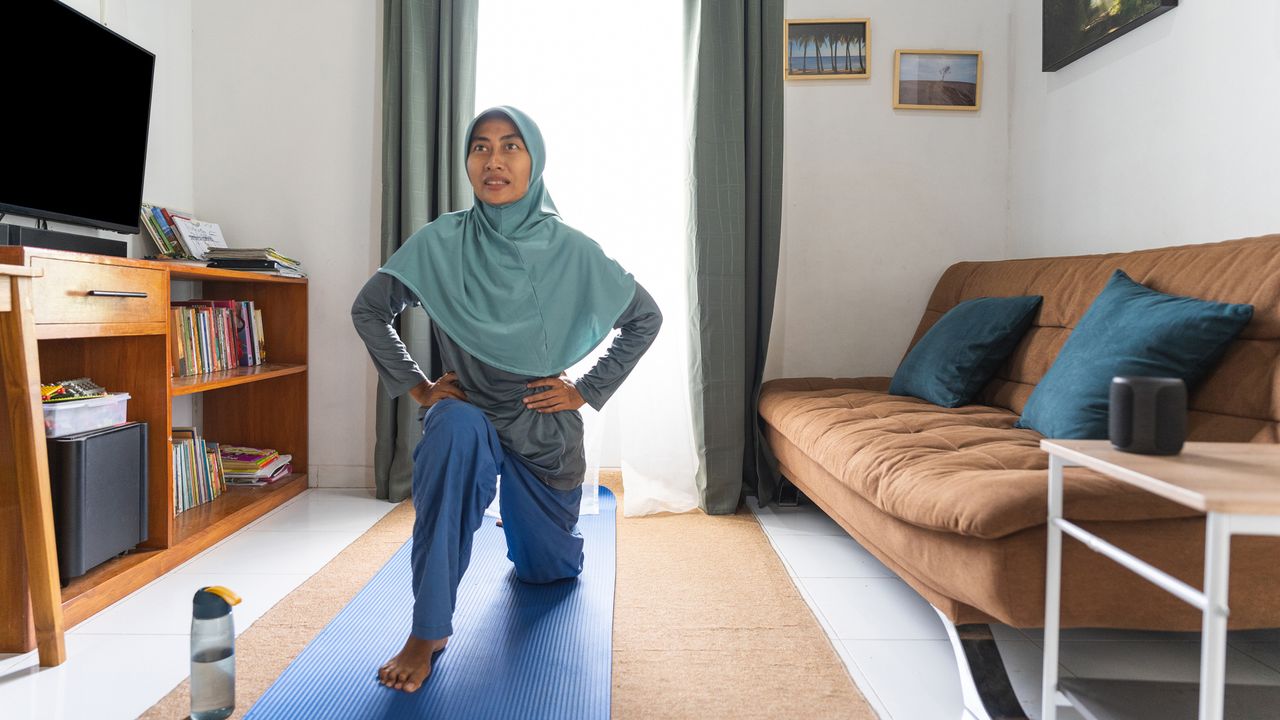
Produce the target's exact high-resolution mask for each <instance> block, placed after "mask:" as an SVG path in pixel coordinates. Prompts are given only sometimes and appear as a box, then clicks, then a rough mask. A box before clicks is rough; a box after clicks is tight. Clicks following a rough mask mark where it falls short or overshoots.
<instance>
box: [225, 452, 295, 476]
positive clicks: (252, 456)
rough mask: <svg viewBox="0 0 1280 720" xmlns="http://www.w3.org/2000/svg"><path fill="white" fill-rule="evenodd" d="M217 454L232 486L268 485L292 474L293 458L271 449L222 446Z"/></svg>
mask: <svg viewBox="0 0 1280 720" xmlns="http://www.w3.org/2000/svg"><path fill="white" fill-rule="evenodd" d="M219 452H220V453H221V455H222V464H223V468H224V471H225V473H226V479H227V482H228V483H230V484H232V485H270V484H271V483H273V482H275V481H277V480H279V479H280V478H282V477H285V476H286V475H288V474H290V473H291V472H293V464H292V460H293V456H292V455H281V454H280V453H278V452H276V451H275V450H272V449H263V448H251V447H240V446H232V445H223V446H222V447H221V448H220V449H219Z"/></svg>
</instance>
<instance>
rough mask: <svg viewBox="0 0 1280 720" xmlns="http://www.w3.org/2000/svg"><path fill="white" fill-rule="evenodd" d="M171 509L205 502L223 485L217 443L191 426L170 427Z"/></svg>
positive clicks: (223, 479) (216, 493) (223, 478)
mask: <svg viewBox="0 0 1280 720" xmlns="http://www.w3.org/2000/svg"><path fill="white" fill-rule="evenodd" d="M172 442H173V513H174V514H175V515H177V514H178V513H180V512H183V511H184V510H190V509H191V508H193V507H195V506H197V505H201V504H203V503H207V502H209V501H210V500H213V499H214V498H216V497H218V496H219V495H221V494H222V493H223V492H225V491H226V489H227V483H226V479H225V474H224V469H223V467H222V455H221V453H220V452H219V448H218V444H217V443H213V442H208V441H206V440H204V439H203V438H201V437H200V433H199V432H197V431H196V429H195V428H192V427H176V428H174V429H173V440H172Z"/></svg>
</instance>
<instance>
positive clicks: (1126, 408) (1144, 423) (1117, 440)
mask: <svg viewBox="0 0 1280 720" xmlns="http://www.w3.org/2000/svg"><path fill="white" fill-rule="evenodd" d="M1108 420H1109V425H1110V428H1109V429H1110V431H1111V445H1112V447H1114V448H1115V449H1117V450H1123V451H1125V452H1131V453H1142V454H1143V455H1177V454H1178V453H1179V452H1181V451H1182V443H1183V441H1184V440H1186V438H1187V386H1186V384H1184V383H1183V382H1182V380H1181V379H1180V378H1161V377H1139V376H1131V377H1117V378H1112V380H1111V413H1110V417H1109V418H1108Z"/></svg>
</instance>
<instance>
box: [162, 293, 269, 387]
mask: <svg viewBox="0 0 1280 720" xmlns="http://www.w3.org/2000/svg"><path fill="white" fill-rule="evenodd" d="M169 312H170V313H171V315H172V322H171V323H170V326H171V327H172V328H173V331H172V333H171V334H170V336H169V344H170V346H171V347H170V357H171V358H172V360H173V367H172V373H171V374H173V375H175V376H183V375H199V374H202V373H210V372H218V371H219V370H231V369H233V368H237V367H245V366H250V365H261V364H262V363H263V362H266V359H267V345H266V341H265V339H264V338H265V336H264V335H263V332H262V311H261V310H258V309H256V308H255V307H254V306H253V301H252V300H182V301H178V302H174V303H171V304H170V308H169Z"/></svg>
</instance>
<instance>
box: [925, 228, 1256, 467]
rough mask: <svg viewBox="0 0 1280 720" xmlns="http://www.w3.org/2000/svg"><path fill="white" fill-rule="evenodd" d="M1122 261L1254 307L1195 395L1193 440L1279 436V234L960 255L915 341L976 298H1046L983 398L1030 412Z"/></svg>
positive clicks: (1138, 273)
mask: <svg viewBox="0 0 1280 720" xmlns="http://www.w3.org/2000/svg"><path fill="white" fill-rule="evenodd" d="M1157 239H1158V238H1144V239H1143V240H1144V241H1148V242H1150V241H1152V240H1157ZM1116 268H1120V269H1122V270H1124V271H1125V273H1126V274H1128V275H1129V277H1131V278H1133V279H1134V280H1135V281H1137V282H1140V283H1142V284H1143V285H1145V286H1146V287H1149V288H1151V289H1153V290H1158V291H1160V292H1163V293H1169V294H1171V295H1185V296H1188V297H1195V298H1204V299H1208V300H1216V301H1218V302H1228V303H1248V304H1250V305H1252V306H1253V321H1252V322H1250V323H1249V325H1248V326H1247V327H1246V328H1245V329H1244V331H1243V332H1241V333H1240V336H1239V337H1238V338H1237V339H1236V340H1235V341H1234V342H1232V343H1231V346H1230V347H1229V348H1228V349H1227V351H1226V354H1224V355H1223V357H1222V360H1221V362H1219V363H1218V364H1217V365H1216V366H1215V367H1214V368H1213V369H1212V370H1211V371H1210V372H1209V374H1208V375H1206V376H1205V377H1204V378H1203V379H1201V381H1200V383H1199V385H1198V387H1196V388H1194V389H1193V392H1191V393H1190V395H1189V397H1188V403H1187V405H1188V409H1189V413H1188V418H1187V419H1188V424H1187V439H1188V440H1205V441H1210V442H1250V441H1253V442H1280V235H1271V236H1267V237H1259V238H1250V239H1245V240H1229V241H1227V242H1220V243H1206V244H1202V245H1184V246H1180V247H1169V248H1158V249H1153V250H1140V251H1137V252H1126V253H1110V254H1106V255H1080V256H1076V257H1057V258H1027V259H1019V260H999V261H993V262H962V263H956V264H955V265H952V266H951V267H950V268H948V269H947V271H946V272H945V273H943V275H942V277H941V279H939V280H938V284H937V285H936V286H935V287H934V290H933V293H932V295H931V296H930V298H929V302H928V306H927V308H926V310H925V312H924V315H923V316H922V317H921V318H920V322H919V324H918V325H917V328H916V333H915V340H913V342H915V341H918V340H919V338H921V337H923V336H924V333H925V332H927V331H928V330H929V328H930V327H932V326H933V324H934V323H935V322H937V320H938V318H940V317H942V315H944V314H945V313H946V312H947V310H950V309H951V308H952V307H954V306H955V305H956V304H957V303H960V302H963V301H965V300H968V299H970V298H975V297H983V296H997V295H1041V296H1043V297H1044V302H1043V304H1042V305H1041V306H1040V311H1039V312H1038V313H1036V317H1035V320H1034V322H1033V324H1032V327H1031V329H1030V330H1028V331H1027V334H1026V336H1025V337H1024V338H1023V340H1022V343H1021V344H1019V346H1018V348H1017V349H1016V350H1015V351H1014V352H1013V355H1012V356H1010V358H1009V361H1008V362H1006V363H1005V364H1004V366H1002V367H1001V368H1000V370H998V371H997V372H996V377H995V378H994V379H993V380H992V381H991V383H989V384H988V385H987V387H986V388H983V391H982V394H981V395H980V396H979V402H982V403H984V404H987V405H996V406H999V407H1003V408H1008V409H1009V410H1012V411H1013V412H1015V413H1018V414H1021V413H1022V411H1023V408H1024V406H1025V405H1026V402H1027V399H1028V398H1029V397H1030V396H1031V392H1032V390H1034V389H1035V386H1036V383H1038V382H1040V380H1041V379H1042V378H1043V377H1044V375H1045V373H1046V372H1048V370H1049V367H1050V366H1051V365H1052V364H1053V362H1054V358H1055V357H1056V356H1057V354H1058V351H1059V350H1060V349H1061V348H1062V346H1063V343H1065V342H1066V340H1067V337H1068V336H1069V335H1070V334H1071V331H1072V329H1073V328H1074V327H1075V326H1076V324H1077V323H1078V322H1079V320H1080V318H1081V316H1083V315H1084V312H1085V310H1087V309H1088V307H1089V305H1090V303H1092V302H1093V299H1094V298H1095V297H1097V295H1098V293H1099V292H1100V291H1101V290H1102V288H1103V286H1105V285H1106V282H1107V279H1108V278H1109V277H1110V276H1111V273H1112V272H1113V271H1115V269H1116Z"/></svg>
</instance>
